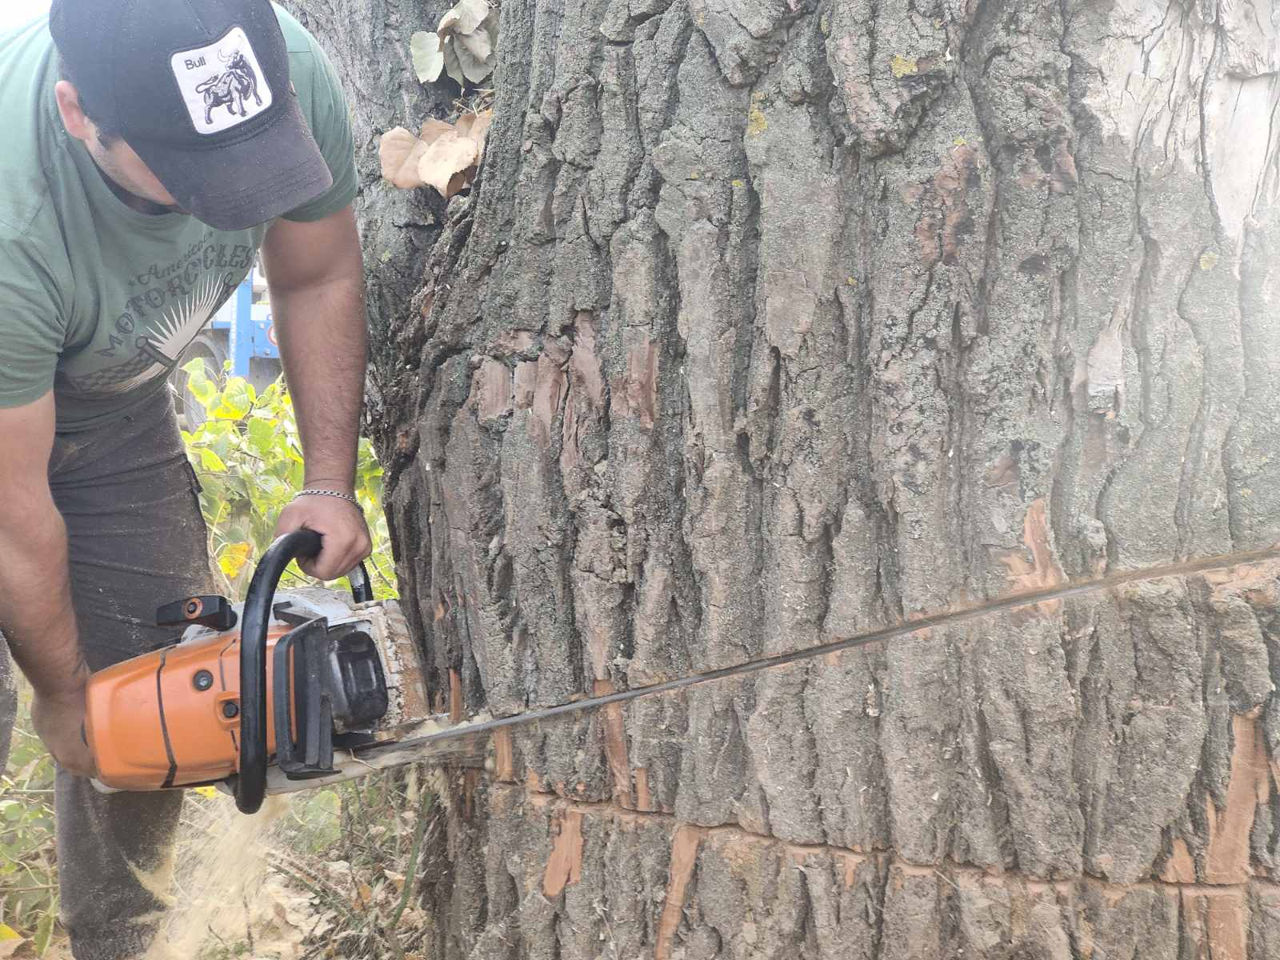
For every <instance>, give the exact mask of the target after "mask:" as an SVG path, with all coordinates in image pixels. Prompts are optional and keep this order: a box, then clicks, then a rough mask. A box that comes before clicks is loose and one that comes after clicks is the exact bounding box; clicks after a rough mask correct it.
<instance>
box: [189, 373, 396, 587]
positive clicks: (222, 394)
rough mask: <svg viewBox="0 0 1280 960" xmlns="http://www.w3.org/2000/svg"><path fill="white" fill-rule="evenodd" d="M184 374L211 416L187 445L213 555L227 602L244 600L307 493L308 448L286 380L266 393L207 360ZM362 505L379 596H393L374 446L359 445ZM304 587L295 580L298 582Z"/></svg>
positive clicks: (358, 488) (379, 468) (192, 392)
mask: <svg viewBox="0 0 1280 960" xmlns="http://www.w3.org/2000/svg"><path fill="white" fill-rule="evenodd" d="M183 369H184V370H185V371H186V373H187V377H188V379H187V389H188V391H189V393H190V395H191V396H192V397H194V398H195V400H196V402H198V403H199V404H200V405H201V406H202V407H203V408H204V410H205V414H206V419H205V421H204V422H203V423H201V424H200V425H199V426H198V427H196V428H195V430H193V431H192V432H190V433H187V432H185V431H184V433H183V438H184V439H185V440H186V444H187V451H188V455H189V456H190V457H191V461H192V463H193V464H194V466H195V469H196V474H197V476H198V477H199V479H200V486H201V488H202V489H201V493H200V504H201V508H202V509H203V511H204V516H205V520H206V522H207V523H208V525H209V551H210V554H211V556H212V557H213V559H214V560H215V561H216V562H217V567H218V570H219V571H220V573H221V575H222V577H223V579H224V581H225V582H224V585H223V586H224V588H225V590H226V592H227V594H228V595H229V596H231V597H234V598H239V597H240V596H242V595H243V593H244V589H245V587H246V586H247V585H248V580H249V577H250V576H252V573H253V566H254V563H255V562H256V560H257V559H258V558H259V557H260V556H261V555H262V552H263V551H264V550H265V549H266V548H267V547H268V546H269V545H270V543H271V541H272V539H273V538H274V535H275V524H276V518H277V517H278V516H279V515H280V511H282V510H283V509H284V508H285V507H286V506H288V504H289V502H290V501H291V500H292V499H293V497H294V495H295V494H296V493H297V492H298V490H300V489H302V479H303V460H302V444H301V441H300V440H299V438H298V426H297V421H296V419H295V418H294V412H293V401H292V400H291V399H290V397H289V392H288V390H287V389H286V388H285V385H284V382H283V380H277V381H275V382H274V383H272V384H270V385H269V386H267V387H266V388H265V389H264V390H262V391H261V392H259V391H257V390H255V389H254V387H253V384H251V383H249V382H248V381H247V380H245V379H244V378H243V377H232V376H228V377H225V378H224V377H221V376H219V375H216V374H213V373H212V372H211V371H209V370H208V368H207V367H206V365H205V362H204V360H203V359H196V360H193V361H191V362H190V363H188V364H187V365H186V366H185V367H184V368H183ZM356 497H357V499H359V501H360V505H361V507H362V508H363V509H364V512H365V517H366V518H367V519H368V521H369V532H370V533H371V535H372V537H373V556H372V557H370V558H369V560H368V566H369V572H370V575H371V577H372V579H373V581H374V593H375V595H377V596H378V597H379V598H385V597H388V596H394V595H395V572H394V566H393V564H392V560H391V547H390V537H389V535H388V532H387V521H386V517H385V516H384V515H383V513H382V508H381V502H382V466H381V464H379V463H378V458H377V456H376V455H375V453H374V451H373V445H372V444H371V443H370V442H369V441H368V440H367V439H362V440H361V441H360V452H359V458H358V460H357V464H356ZM303 579H304V578H302V576H301V574H298V573H295V574H293V582H298V581H300V580H303Z"/></svg>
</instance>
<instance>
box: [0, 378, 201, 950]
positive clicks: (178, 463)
mask: <svg viewBox="0 0 1280 960" xmlns="http://www.w3.org/2000/svg"><path fill="white" fill-rule="evenodd" d="M49 484H50V488H51V489H52V491H53V497H54V501H55V502H56V503H57V505H58V510H59V511H60V512H61V513H62V516H63V518H64V519H65V520H66V524H67V534H68V538H69V546H70V559H71V589H72V595H73V599H74V602H75V610H76V618H77V621H78V623H79V628H80V644H81V647H82V648H83V650H84V655H85V659H86V660H88V662H89V667H90V668H91V669H92V670H101V669H102V668H103V667H106V666H109V665H110V664H113V663H116V662H118V661H120V660H124V659H127V658H129V657H132V656H136V655H137V654H139V653H144V652H146V651H148V650H152V649H154V648H155V647H157V646H158V645H160V644H161V643H163V642H164V641H166V640H169V639H172V638H173V637H174V636H175V634H176V632H177V630H176V628H174V627H164V628H159V627H156V626H155V625H154V623H155V611H156V607H157V606H158V605H159V604H161V603H165V602H167V601H170V600H177V599H180V598H182V597H186V596H191V595H194V594H202V593H212V592H214V591H213V581H212V577H211V574H210V570H209V560H208V550H207V531H206V529H205V524H204V520H203V518H202V517H201V514H200V504H199V501H198V499H197V493H198V491H199V487H198V485H197V483H196V479H195V474H194V472H193V471H192V469H191V466H190V464H189V463H188V461H187V458H186V453H185V451H184V449H183V445H182V438H181V436H180V434H179V432H178V426H177V422H176V420H175V418H174V414H173V407H172V404H171V402H170V400H169V395H168V392H167V391H161V392H159V393H157V394H156V396H155V397H154V398H152V399H151V400H149V401H147V403H145V404H144V405H143V406H142V407H140V408H137V409H135V411H134V412H133V413H132V414H131V415H130V416H128V417H125V418H121V419H118V420H116V421H113V422H112V423H109V424H107V425H104V426H101V427H98V428H95V429H92V430H88V431H83V432H76V433H68V434H60V435H59V436H58V437H57V439H56V441H55V444H54V448H53V455H52V456H51V458H50V461H49ZM6 653H7V651H6ZM6 659H7V657H6ZM3 672H4V671H3V669H2V668H0V674H2V673H3ZM2 686H3V683H2V681H0V687H2ZM0 700H3V693H0ZM3 720H4V710H3V704H2V703H0V722H3ZM0 740H4V741H5V742H6V743H7V742H8V734H7V731H6V730H3V729H0ZM56 801H57V808H56V809H57V826H58V870H59V879H60V884H61V892H62V916H63V920H64V922H65V923H66V925H67V928H68V930H69V932H70V934H71V945H72V952H73V954H74V956H75V957H76V960H124V958H134V957H140V956H141V955H142V953H143V952H144V951H145V950H146V948H147V946H148V944H149V943H150V941H151V939H152V938H153V937H154V935H155V929H156V925H157V922H158V920H159V919H160V915H161V914H162V913H163V910H164V907H165V897H166V894H167V892H168V886H169V866H170V859H171V852H172V846H173V836H174V832H175V830H176V828H177V825H178V816H179V813H180V810H181V807H182V793H181V792H180V791H178V792H165V793H119V794H112V795H103V794H100V793H98V792H97V791H96V790H95V789H94V788H93V786H92V785H91V784H90V783H89V782H88V781H87V780H84V779H81V778H79V777H73V776H71V775H69V774H67V773H66V772H65V771H62V770H59V771H58V778H57V796H56Z"/></svg>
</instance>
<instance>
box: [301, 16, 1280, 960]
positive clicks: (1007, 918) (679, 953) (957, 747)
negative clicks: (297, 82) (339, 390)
mask: <svg viewBox="0 0 1280 960" xmlns="http://www.w3.org/2000/svg"><path fill="white" fill-rule="evenodd" d="M633 3H634V4H635V5H632V4H633ZM293 5H294V6H296V7H300V8H302V10H303V13H304V14H305V16H306V17H307V23H308V25H309V26H311V27H312V28H313V29H314V30H316V31H317V33H318V35H319V36H320V37H321V39H322V41H323V42H324V43H326V44H327V45H329V46H331V47H336V48H341V49H342V51H343V52H342V53H341V54H340V55H338V56H337V57H336V58H335V59H336V62H337V64H338V69H339V71H340V72H341V73H342V74H343V78H344V81H345V82H346V85H347V87H348V89H349V90H364V89H370V90H375V91H377V93H378V97H379V98H381V102H382V103H383V104H384V106H386V109H381V110H370V109H368V108H367V107H361V108H360V109H358V110H357V111H356V122H357V134H358V135H357V142H358V143H361V144H364V146H363V148H362V151H363V152H362V160H361V163H362V170H364V171H365V174H366V180H365V183H364V190H363V193H362V198H361V200H360V204H361V205H362V209H361V213H362V217H363V219H364V221H365V237H366V253H367V260H368V263H369V264H370V269H371V284H372V286H373V288H374V295H373V297H372V302H373V304H374V307H375V318H374V319H375V331H376V333H377V337H376V339H377V341H378V344H377V346H376V348H375V353H376V362H375V373H374V378H373V397H374V402H373V406H372V409H371V416H370V426H371V429H372V431H373V433H374V435H375V438H376V440H377V443H378V445H379V447H380V450H381V453H382V455H383V461H384V463H385V464H386V465H387V490H388V498H387V502H388V510H389V514H390V518H391V523H392V529H393V534H394V538H395V543H396V551H397V562H398V564H399V573H400V580H401V590H402V594H403V605H404V609H405V613H406V616H407V617H408V618H409V621H410V626H411V628H412V630H413V632H414V634H415V635H416V636H417V637H418V638H419V639H420V640H421V641H422V644H423V649H424V651H425V658H426V662H427V668H426V671H427V681H428V688H429V691H430V696H431V699H432V704H431V708H432V710H433V711H435V712H436V713H438V714H448V715H449V716H450V718H451V720H452V722H454V723H458V722H462V723H472V722H476V723H478V722H482V721H485V720H498V721H502V719H503V718H514V717H525V716H528V715H538V716H543V719H541V720H539V721H538V722H537V723H526V724H523V725H516V726H512V727H510V728H503V727H501V726H499V727H497V728H493V727H486V728H484V730H483V732H482V733H481V734H478V736H482V737H483V738H484V739H485V740H486V747H487V749H488V751H489V764H488V766H489V769H488V770H487V771H486V770H481V769H478V768H476V767H475V766H474V764H468V763H459V764H458V765H457V766H456V767H455V768H453V769H452V770H451V771H450V772H447V773H445V774H442V775H440V776H439V777H438V779H439V786H440V788H441V789H442V790H443V791H445V794H446V799H447V801H448V802H447V803H446V804H445V806H444V810H445V811H447V812H444V813H442V814H441V816H444V817H445V818H446V819H447V824H446V826H447V838H448V839H447V844H446V845H445V846H444V848H443V849H442V850H441V851H440V852H439V856H438V857H435V858H432V860H431V862H432V864H433V866H432V867H431V868H430V869H431V872H430V873H429V874H424V875H423V877H422V880H421V882H422V889H423V890H424V891H425V896H426V898H427V900H428V906H429V907H430V908H431V909H433V910H434V911H435V916H436V917H437V921H438V929H437V932H436V934H435V935H434V937H433V939H432V940H431V941H430V942H429V944H428V945H427V947H426V950H427V954H426V955H427V956H430V957H431V958H432V960H464V958H465V960H500V958H501V960H506V958H512V960H514V958H518V957H519V958H523V957H529V958H533V957H545V958H552V957H558V958H560V960H599V958H620V960H621V958H626V960H632V958H653V960H720V958H724V960H728V958H734V960H757V958H761V960H763V958H781V957H786V958H808V960H819V958H821V960H836V958H839V960H845V958H861V957H865V958H867V960H871V958H873V957H874V958H878V960H908V958H911V960H944V958H953V957H956V956H960V955H964V956H971V957H974V956H980V957H1012V956H1023V955H1026V956H1036V957H1041V956H1043V957H1054V958H1058V957H1061V958H1063V960H1066V958H1072V957H1081V958H1085V957H1093V958H1099V957H1108V958H1112V957H1123V958H1138V957H1146V958H1166V957H1167V958H1170V960H1174V958H1176V960H1187V958H1193V957H1199V958H1210V957H1213V958H1217V957H1227V958H1232V960H1271V958H1273V957H1278V956H1280V697H1277V694H1276V685H1277V683H1278V682H1280V580H1278V579H1277V572H1278V567H1277V564H1276V562H1275V560H1274V559H1273V558H1272V557H1271V555H1270V554H1269V553H1267V552H1266V551H1268V550H1269V549H1270V548H1271V547H1272V546H1273V545H1275V544H1277V543H1280V418H1277V415H1276V414H1277V411H1280V256H1278V254H1280V210H1277V205H1276V199H1277V191H1278V190H1280V143H1277V134H1276V132H1275V131H1276V130H1280V124H1277V123H1276V122H1275V121H1276V119H1277V117H1276V114H1277V110H1280V79H1277V78H1280V36H1278V33H1277V27H1276V26H1275V22H1273V21H1275V17H1274V16H1273V15H1272V13H1273V11H1271V10H1270V7H1269V6H1268V5H1266V4H1264V5H1262V6H1257V5H1255V6H1249V5H1241V4H1231V3H1225V2H1207V3H1200V4H1189V5H1188V4H1182V3H1176V2H1167V3H1166V2H1162V0H1157V2H1145V0H1114V2H1106V3H1084V2H1077V0H1066V2H1062V3H1047V2H1031V0H1021V2H1020V0H1000V2H992V0H973V2H968V3H961V2H958V0H939V2H932V3H930V2H926V3H923V4H922V3H919V2H916V3H908V2H906V0H880V2H878V3H870V2H865V0H795V2H787V3H765V4H755V5H751V4H744V3H741V2H738V0H731V2H730V3H729V4H728V5H719V6H717V5H714V4H707V3H706V2H705V0H670V2H667V0H664V2H658V3H647V2H635V0H589V2H586V3H582V4H577V5H574V4H566V3H564V2H562V0H504V2H503V3H502V4H501V7H500V17H501V30H500V35H501V46H500V48H499V50H498V53H497V70H496V73H495V75H494V78H493V81H492V85H493V87H494V97H495V103H494V121H493V125H492V127H491V128H490V130H489V132H488V137H487V141H486V146H485V156H484V159H483V162H482V165H481V167H480V170H479V174H478V176H477V179H476V182H475V184H474V186H473V188H472V189H471V190H470V191H469V192H468V193H464V194H462V195H460V196H457V197H454V198H453V199H452V200H451V201H450V203H449V205H448V207H447V209H445V210H443V211H442V212H441V214H440V217H439V223H438V224H432V225H427V226H422V225H420V224H416V223H415V224H410V223H408V222H407V218H404V217H399V219H397V215H396V214H395V213H394V205H395V204H404V203H426V202H428V200H425V199H422V197H427V196H428V195H429V194H430V193H431V191H428V190H420V191H416V192H414V193H411V194H403V196H405V197H409V198H415V197H417V198H418V199H408V200H405V199H395V200H393V199H389V198H390V197H391V196H392V195H395V194H401V192H400V191H395V190H394V188H392V187H391V186H390V185H389V184H386V183H382V182H380V180H379V179H378V167H377V160H378V158H377V138H378V136H379V135H380V134H381V133H383V132H385V131H386V130H390V129H392V128H394V127H397V126H402V127H405V128H406V129H409V130H415V129H418V128H419V127H420V126H421V124H422V123H423V122H424V121H425V120H427V119H428V113H429V107H428V108H425V109H424V108H423V104H422V100H421V99H419V100H418V101H417V102H416V103H415V104H413V108H414V109H411V108H410V107H409V106H407V105H406V106H405V107H404V108H399V107H398V106H397V105H398V103H401V102H404V103H406V104H407V100H404V98H403V97H401V94H400V93H399V92H398V91H400V90H403V89H405V88H403V87H401V86H400V85H401V84H403V83H406V82H409V83H413V84H416V80H414V79H413V78H412V76H411V70H409V68H406V70H409V73H410V76H409V78H408V80H406V79H405V78H404V77H401V76H400V73H399V72H398V68H397V70H395V71H391V74H392V76H391V77H388V76H387V75H386V74H387V69H386V64H387V62H388V56H389V54H388V53H387V51H393V50H394V51H395V54H394V56H396V57H400V58H402V59H404V60H405V61H406V62H407V59H408V57H409V49H410V36H411V34H412V33H413V32H414V31H415V30H421V29H431V27H424V26H422V24H423V23H435V22H438V20H439V18H440V17H441V16H442V15H443V14H444V12H445V10H446V9H447V5H446V4H445V3H443V2H441V3H440V4H438V5H436V6H434V7H433V6H430V5H427V6H423V5H420V4H418V3H417V2H412V3H411V2H409V0H377V2H374V0H297V2H296V3H295V4H293ZM353 24H355V25H357V26H356V27H355V28H354V29H353V27H352V25H353ZM421 89H422V90H423V91H425V93H423V94H421V95H417V94H415V96H419V97H426V98H427V100H428V101H430V104H434V105H436V106H437V108H438V109H436V110H435V112H434V114H431V115H433V116H435V117H436V119H449V117H447V113H448V109H449V108H448V107H447V106H445V101H447V99H448V97H447V96H445V95H444V93H445V91H446V89H448V88H447V85H446V84H439V85H435V86H427V87H423V88H421ZM397 98H400V99H397ZM415 110H416V112H415ZM420 195H421V196H420ZM430 202H433V203H434V202H435V201H434V200H431V201H430ZM398 224H404V225H398ZM396 238H400V239H396ZM428 250H429V251H430V252H429V253H428V254H426V255H425V256H423V255H420V254H421V253H422V252H424V251H428ZM384 254H387V255H388V256H387V257H386V258H385V259H384ZM409 288H411V289H409ZM1259 551H1261V552H1259ZM1152 571H1155V572H1152ZM1098 581H1103V582H1105V584H1106V585H1105V587H1100V588H1097V589H1092V590H1088V591H1077V590H1075V586H1076V585H1085V584H1092V583H1096V582H1098ZM1015 596H1021V597H1024V598H1025V597H1028V596H1029V597H1030V598H1031V599H1033V600H1035V602H1033V603H1019V604H1006V603H1004V602H1003V601H1004V600H1006V599H1008V598H1012V597H1015ZM960 610H968V611H975V610H976V611H979V612H978V613H975V614H974V615H973V616H971V617H966V618H964V619H960V620H941V621H939V620H935V619H934V618H935V617H936V615H938V614H942V613H945V612H947V611H960ZM913 622H914V628H913V629H912V630H910V631H902V632H901V634H898V633H895V632H893V631H892V629H891V628H894V627H895V626H896V625H899V624H904V623H908V624H910V623H913ZM881 630H890V633H892V635H889V634H886V635H884V636H879V637H878V638H877V639H876V642H873V643H865V644H862V645H859V646H857V647H856V649H839V648H838V647H835V646H829V645H832V644H836V645H838V644H840V643H841V642H842V641H847V640H851V639H853V638H859V637H864V636H866V635H872V636H876V634H875V633H874V632H875V631H881ZM801 651H804V652H807V653H809V654H813V653H814V652H815V651H816V652H818V653H817V655H806V656H804V657H802V658H800V659H796V660H794V661H789V662H783V661H781V660H779V661H774V660H770V658H779V657H782V658H785V657H787V655H790V654H793V653H797V652H801ZM766 661H767V662H769V663H770V668H769V669H763V670H758V671H752V672H750V673H745V674H735V675H732V676H719V675H716V677H717V678H715V679H707V682H703V683H699V684H697V685H694V686H688V687H684V686H681V687H680V688H679V689H664V690H662V691H661V692H659V691H657V690H654V691H651V694H652V695H647V696H640V697H637V698H634V699H625V697H626V696H629V692H631V691H636V690H638V689H639V688H643V687H649V686H652V685H655V684H663V683H667V682H668V681H682V682H683V680H684V679H686V678H692V677H697V676H700V675H706V674H709V673H711V672H714V671H719V670H722V669H724V668H732V667H736V666H738V665H741V664H747V663H760V662H766ZM613 694H621V695H623V699H611V700H608V701H607V702H605V701H601V702H599V703H597V704H596V705H595V708H594V709H591V710H585V711H584V710H581V709H577V708H575V709H574V710H573V711H571V712H568V713H566V714H565V715H563V716H554V717H553V716H550V715H542V714H540V713H539V712H540V711H545V710H547V709H549V708H558V707H561V706H562V705H566V704H581V703H582V702H584V701H587V700H588V698H609V697H611V695H613ZM473 752H474V751H472V750H470V749H468V750H463V751H460V754H467V755H471V754H472V753H473Z"/></svg>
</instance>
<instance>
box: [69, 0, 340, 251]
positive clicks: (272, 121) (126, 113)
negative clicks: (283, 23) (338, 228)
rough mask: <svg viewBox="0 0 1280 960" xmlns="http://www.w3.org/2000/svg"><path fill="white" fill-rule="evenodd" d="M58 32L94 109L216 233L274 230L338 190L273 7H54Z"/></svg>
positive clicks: (104, 3) (106, 1)
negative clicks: (268, 226) (302, 103)
mask: <svg viewBox="0 0 1280 960" xmlns="http://www.w3.org/2000/svg"><path fill="white" fill-rule="evenodd" d="M49 28H50V32H51V33H52V34H53V40H54V43H55V44H56V45H57V48H58V53H59V54H60V55H61V56H62V58H63V61H64V62H65V63H66V64H67V66H68V72H69V73H70V75H71V76H73V77H74V78H75V81H76V85H77V90H78V92H79V94H80V102H81V105H82V106H83V107H84V110H85V112H86V113H87V114H88V115H89V116H90V117H92V118H93V119H94V120H95V121H97V122H98V123H99V124H101V125H103V126H104V127H106V128H108V129H110V130H112V131H114V132H118V133H119V134H120V135H121V137H122V138H123V139H124V141H125V142H126V143H127V144H129V146H130V147H132V148H133V149H134V151H135V152H136V153H137V154H138V156H139V157H141V158H142V161H143V163H145V164H146V165H147V166H148V167H150V169H151V171H152V173H154V174H155V175H156V177H157V178H158V179H159V180H160V182H161V183H162V184H164V187H165V189H166V190H168V191H169V192H170V193H171V194H173V196H174V199H176V200H177V201H178V203H180V204H181V205H182V206H183V207H184V208H185V209H186V210H188V211H190V212H191V213H192V214H193V215H194V216H195V217H197V218H198V219H200V220H202V221H204V222H205V223H207V224H209V225H210V226H211V227H214V228H216V229H219V230H244V229H248V228H249V227H254V226H257V225H258V224H261V223H266V222H267V221H269V220H272V219H274V218H275V217H278V216H280V215H281V214H284V213H288V212H289V211H290V210H293V209H295V208H297V207H299V206H302V205H303V204H305V203H306V202H307V201H309V200H312V199H314V198H316V197H318V196H320V195H321V194H322V193H324V192H325V191H326V190H328V189H329V187H330V186H332V184H333V176H332V175H331V174H330V172H329V168H328V165H327V164H326V163H325V161H324V157H323V156H322V155H321V153H320V148H319V147H318V146H316V142H315V138H314V137H313V136H312V135H311V130H310V128H309V127H308V125H307V121H306V119H305V118H304V117H303V115H302V110H301V109H300V108H299V106H298V97H297V93H296V92H295V91H294V88H293V86H292V84H291V83H290V82H289V55H288V50H287V47H286V45H285V39H284V34H283V33H282V31H281V29H280V23H279V21H278V20H277V19H276V14H275V10H274V8H273V7H272V5H271V2H270V0H53V6H52V9H51V10H50V13H49Z"/></svg>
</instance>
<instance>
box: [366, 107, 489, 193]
mask: <svg viewBox="0 0 1280 960" xmlns="http://www.w3.org/2000/svg"><path fill="white" fill-rule="evenodd" d="M492 122H493V111H492V110H487V111H485V112H484V113H483V114H466V115H465V116H463V117H462V119H460V120H459V121H458V123H457V126H454V125H453V124H449V123H445V122H444V121H442V120H428V121H427V122H426V123H424V124H423V125H422V129H421V130H420V131H419V132H418V135H417V136H416V137H415V136H414V135H413V134H412V133H410V132H409V131H408V130H406V129H405V128H404V127H396V128H395V129H394V130H388V131H387V132H386V133H384V134H383V135H382V142H381V145H380V147H379V150H378V155H379V157H380V159H381V160H382V175H383V176H384V177H385V178H386V179H388V180H390V181H391V182H392V184H394V185H395V186H397V187H399V188H400V189H402V190H412V189H414V188H416V187H421V186H431V187H434V188H435V190H436V192H437V193H439V194H440V195H441V196H442V197H444V198H445V199H446V200H447V199H449V198H450V197H452V196H453V195H454V194H455V193H457V192H458V191H460V190H462V189H465V188H466V187H467V186H469V185H470V184H471V183H472V181H473V180H475V175H476V169H477V167H478V166H479V164H480V158H481V157H482V156H483V155H484V141H485V136H486V134H487V133H488V130H489V125H490V124H491V123H492Z"/></svg>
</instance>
